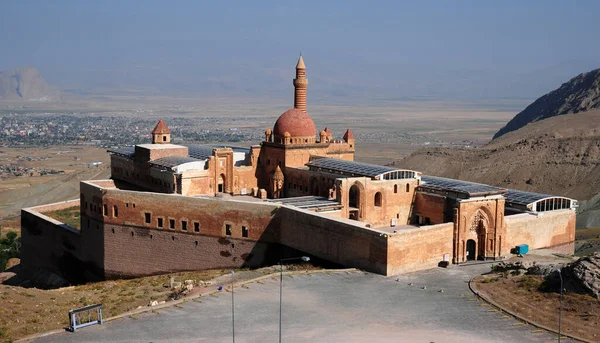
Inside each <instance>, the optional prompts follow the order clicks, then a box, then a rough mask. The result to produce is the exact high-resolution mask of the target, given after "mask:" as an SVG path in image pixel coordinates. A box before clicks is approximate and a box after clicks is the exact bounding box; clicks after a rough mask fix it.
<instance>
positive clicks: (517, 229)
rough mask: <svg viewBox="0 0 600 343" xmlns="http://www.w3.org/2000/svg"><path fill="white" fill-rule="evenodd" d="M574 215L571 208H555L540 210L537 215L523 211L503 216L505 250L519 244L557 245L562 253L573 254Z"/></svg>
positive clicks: (536, 245)
mask: <svg viewBox="0 0 600 343" xmlns="http://www.w3.org/2000/svg"><path fill="white" fill-rule="evenodd" d="M575 215H576V213H575V211H573V210H556V211H548V212H540V213H539V214H538V215H537V216H535V215H531V214H527V213H523V214H515V215H512V216H506V217H504V222H505V223H506V232H507V235H506V236H507V240H506V243H507V245H508V246H507V251H508V249H510V248H514V247H515V246H516V245H519V244H529V249H541V248H555V247H558V248H559V249H561V250H562V251H563V252H564V253H569V254H573V252H574V249H575V245H574V241H575ZM503 248H504V244H503Z"/></svg>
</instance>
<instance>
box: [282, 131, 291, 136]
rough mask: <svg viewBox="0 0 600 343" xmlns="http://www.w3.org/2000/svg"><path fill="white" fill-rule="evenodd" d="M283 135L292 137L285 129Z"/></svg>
mask: <svg viewBox="0 0 600 343" xmlns="http://www.w3.org/2000/svg"><path fill="white" fill-rule="evenodd" d="M283 137H292V135H290V133H289V132H287V131H286V132H285V133H284V134H283Z"/></svg>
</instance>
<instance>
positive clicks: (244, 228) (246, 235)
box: [242, 226, 248, 238]
mask: <svg viewBox="0 0 600 343" xmlns="http://www.w3.org/2000/svg"><path fill="white" fill-rule="evenodd" d="M242 237H244V238H248V227H246V226H242Z"/></svg>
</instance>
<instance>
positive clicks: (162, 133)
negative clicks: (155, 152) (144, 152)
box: [152, 119, 171, 144]
mask: <svg viewBox="0 0 600 343" xmlns="http://www.w3.org/2000/svg"><path fill="white" fill-rule="evenodd" d="M169 143H171V130H169V128H168V127H167V124H165V122H164V121H163V120H162V119H161V120H159V121H158V123H157V124H156V126H155V127H154V130H152V144H169Z"/></svg>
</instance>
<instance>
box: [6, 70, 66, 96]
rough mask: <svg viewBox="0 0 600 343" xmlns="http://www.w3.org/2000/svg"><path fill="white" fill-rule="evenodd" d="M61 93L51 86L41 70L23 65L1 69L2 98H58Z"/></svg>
mask: <svg viewBox="0 0 600 343" xmlns="http://www.w3.org/2000/svg"><path fill="white" fill-rule="evenodd" d="M59 98H60V93H59V92H58V91H57V90H55V89H54V88H52V87H50V86H49V85H48V84H47V83H46V81H45V80H44V78H43V77H42V75H41V73H40V71H39V70H38V69H37V68H34V67H21V68H14V69H5V70H2V71H0V100H13V101H14V100H16V101H19V100H38V101H48V100H58V99H59Z"/></svg>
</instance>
